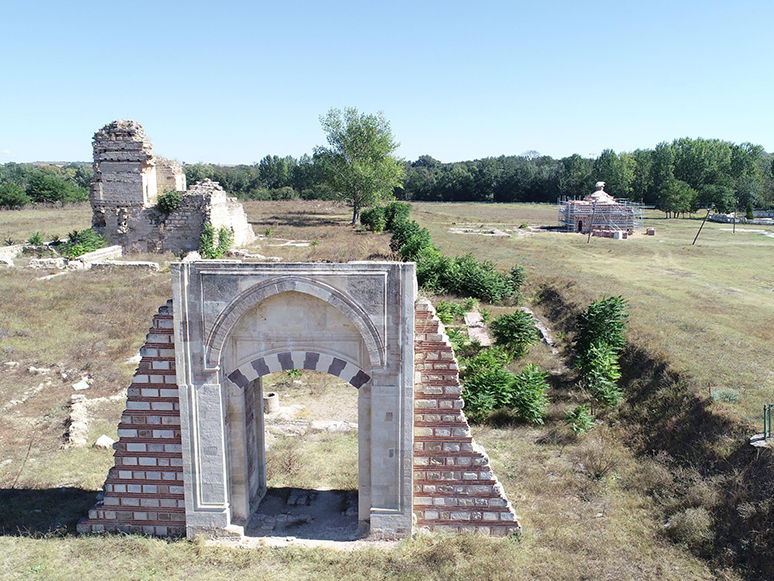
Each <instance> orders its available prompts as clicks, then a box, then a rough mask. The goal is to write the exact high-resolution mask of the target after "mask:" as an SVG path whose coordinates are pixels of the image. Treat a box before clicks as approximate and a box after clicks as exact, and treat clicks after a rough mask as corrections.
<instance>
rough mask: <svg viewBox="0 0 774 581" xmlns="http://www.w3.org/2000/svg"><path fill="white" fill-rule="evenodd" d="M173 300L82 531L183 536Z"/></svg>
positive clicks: (148, 343) (150, 341) (157, 320)
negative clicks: (101, 492)
mask: <svg viewBox="0 0 774 581" xmlns="http://www.w3.org/2000/svg"><path fill="white" fill-rule="evenodd" d="M172 327H173V325H172V301H169V302H168V303H167V305H166V306H163V307H161V308H160V309H159V312H158V314H156V315H154V317H153V326H152V327H151V329H150V331H149V332H148V335H147V337H146V340H145V345H143V347H142V349H141V350H140V355H141V356H142V358H141V360H140V365H139V367H138V368H137V371H136V372H135V375H134V379H133V380H132V385H131V386H130V387H129V389H128V390H127V399H126V410H125V411H124V413H123V415H122V416H121V423H120V424H119V426H118V436H119V440H118V442H116V443H115V444H114V445H113V448H114V449H115V466H114V467H113V468H111V469H110V472H109V473H108V476H107V480H106V481H105V486H104V498H103V499H102V500H101V501H100V502H98V503H97V504H96V505H95V506H94V508H92V509H91V510H90V511H89V516H88V518H84V519H81V521H80V522H79V523H78V532H80V533H93V532H103V531H125V532H140V533H145V534H151V535H158V536H166V535H178V534H179V535H183V534H185V500H184V494H183V492H184V487H183V455H182V448H181V443H180V405H179V400H178V393H177V380H176V378H175V336H174V331H173V328H172Z"/></svg>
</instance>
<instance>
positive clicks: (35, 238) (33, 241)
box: [27, 232, 45, 246]
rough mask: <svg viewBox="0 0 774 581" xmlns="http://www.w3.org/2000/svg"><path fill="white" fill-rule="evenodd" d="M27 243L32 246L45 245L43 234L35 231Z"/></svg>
mask: <svg viewBox="0 0 774 581" xmlns="http://www.w3.org/2000/svg"><path fill="white" fill-rule="evenodd" d="M27 244H30V245H32V246H43V245H44V244H45V241H44V240H43V235H42V234H41V233H40V232H35V233H34V234H32V235H31V236H30V237H29V238H28V239H27Z"/></svg>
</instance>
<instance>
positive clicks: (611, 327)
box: [575, 296, 629, 357]
mask: <svg viewBox="0 0 774 581" xmlns="http://www.w3.org/2000/svg"><path fill="white" fill-rule="evenodd" d="M627 308H628V304H627V302H626V300H625V299H624V298H623V297H621V296H617V297H606V298H603V299H600V300H598V301H594V302H593V303H591V304H590V305H589V307H588V308H587V309H586V310H585V311H583V312H582V313H581V314H580V315H579V316H578V322H577V327H578V332H577V334H576V335H575V352H576V354H577V355H578V356H579V357H582V356H583V353H585V352H586V351H588V349H589V347H591V345H594V344H596V345H599V344H601V343H605V344H607V345H610V347H612V348H613V350H614V351H615V352H616V353H620V352H621V351H622V350H623V348H624V346H625V345H626V321H627V319H628V318H629V313H628V312H627Z"/></svg>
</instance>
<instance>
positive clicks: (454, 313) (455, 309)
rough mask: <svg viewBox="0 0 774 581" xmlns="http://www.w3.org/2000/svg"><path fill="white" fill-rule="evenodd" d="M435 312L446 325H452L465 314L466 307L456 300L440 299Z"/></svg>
mask: <svg viewBox="0 0 774 581" xmlns="http://www.w3.org/2000/svg"><path fill="white" fill-rule="evenodd" d="M435 314H436V315H438V318H439V319H440V320H441V322H442V323H443V324H444V325H451V324H452V323H453V322H454V321H456V320H458V319H462V318H463V317H464V316H465V308H464V307H463V306H462V305H461V304H459V303H455V302H454V301H439V302H438V306H437V307H436V308H435Z"/></svg>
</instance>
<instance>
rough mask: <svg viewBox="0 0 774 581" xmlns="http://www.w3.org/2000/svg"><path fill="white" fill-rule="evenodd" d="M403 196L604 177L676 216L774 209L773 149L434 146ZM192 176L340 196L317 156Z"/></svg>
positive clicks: (279, 193)
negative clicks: (482, 149) (467, 152)
mask: <svg viewBox="0 0 774 581" xmlns="http://www.w3.org/2000/svg"><path fill="white" fill-rule="evenodd" d="M403 166H404V178H403V182H402V185H401V186H400V187H396V188H395V190H394V192H393V194H394V196H395V198H396V199H399V200H407V201H411V200H416V201H437V202H441V201H443V202H549V203H553V202H556V201H557V199H559V198H561V197H570V198H571V197H578V196H585V195H587V194H589V193H591V192H592V191H593V190H594V184H595V183H596V182H598V181H604V182H605V184H606V186H605V190H606V191H607V192H608V193H610V194H612V195H613V196H615V197H616V198H628V199H629V200H631V201H633V202H641V203H644V204H648V205H653V206H656V207H658V208H660V209H662V210H664V211H665V212H668V213H669V214H670V215H678V214H684V213H686V212H694V211H696V210H698V209H699V208H708V207H710V206H714V207H715V208H716V209H717V210H718V211H721V212H730V211H733V209H734V207H739V208H745V207H747V206H750V205H751V206H753V207H756V208H769V207H771V206H772V205H774V175H773V173H774V155H773V154H771V153H767V152H766V151H764V149H763V147H761V146H760V145H753V144H750V143H742V144H735V143H731V142H728V141H722V140H719V139H701V138H699V139H690V138H682V139H676V140H674V141H672V142H671V143H666V142H664V143H660V144H658V145H657V146H656V147H655V148H653V149H637V150H636V151H633V152H622V153H616V152H615V151H613V150H612V149H606V150H604V151H603V152H602V153H601V154H600V155H599V156H598V157H596V158H589V157H582V156H580V155H578V154H574V155H571V156H568V157H564V158H561V159H555V158H552V157H550V156H547V155H540V154H539V153H537V152H527V153H525V154H523V155H513V156H505V155H503V156H500V157H488V158H484V159H477V160H473V161H461V162H453V163H443V162H441V161H439V160H437V159H435V158H433V157H432V156H430V155H422V156H420V157H419V158H418V159H417V160H416V161H404V162H403ZM184 169H185V172H186V177H187V179H188V180H189V181H190V182H193V181H198V180H199V179H203V178H205V177H206V178H210V179H213V180H215V181H219V182H220V183H221V184H222V185H223V187H224V188H226V189H227V190H228V191H230V192H232V193H233V194H235V195H236V196H237V197H240V198H244V199H258V200H268V199H289V198H294V197H301V198H307V199H332V198H334V197H335V193H334V191H333V189H332V188H331V187H329V186H328V185H327V182H326V180H325V171H324V168H323V167H322V164H320V163H319V161H318V159H317V158H316V157H313V156H309V155H303V156H301V158H299V159H296V158H294V157H292V156H286V157H279V156H276V155H273V156H269V155H267V156H266V157H264V158H263V159H262V160H261V161H260V162H258V163H256V164H253V165H238V166H230V167H227V166H216V165H208V164H201V163H200V164H195V165H188V166H185V168H184Z"/></svg>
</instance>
